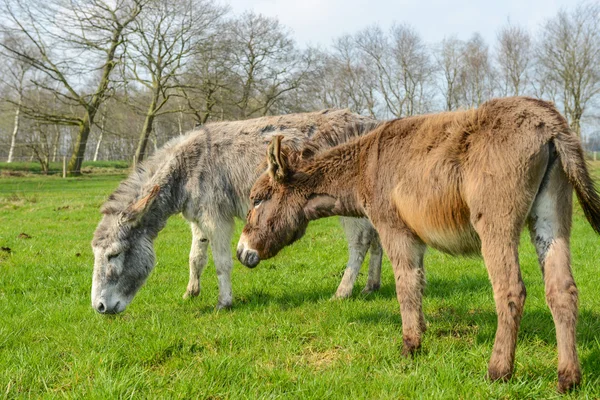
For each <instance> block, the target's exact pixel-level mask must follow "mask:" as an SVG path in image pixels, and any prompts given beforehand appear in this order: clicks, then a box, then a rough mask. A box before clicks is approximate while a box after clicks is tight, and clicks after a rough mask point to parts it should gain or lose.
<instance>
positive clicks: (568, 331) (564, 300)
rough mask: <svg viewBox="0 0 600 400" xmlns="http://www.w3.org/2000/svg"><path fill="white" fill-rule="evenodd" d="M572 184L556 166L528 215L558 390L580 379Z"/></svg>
mask: <svg viewBox="0 0 600 400" xmlns="http://www.w3.org/2000/svg"><path fill="white" fill-rule="evenodd" d="M571 214H572V188H571V185H570V184H569V183H568V182H567V179H566V177H565V176H564V172H563V171H562V169H561V168H560V167H559V166H558V167H556V168H554V169H553V171H552V172H551V173H550V175H549V179H548V183H547V184H546V185H545V187H543V188H542V190H541V191H540V193H539V194H538V196H537V198H536V200H535V203H534V205H533V209H532V211H531V215H530V219H529V230H530V233H531V240H532V242H533V244H534V246H535V249H536V251H537V254H538V259H539V263H540V267H541V269H542V274H543V276H544V284H545V287H546V303H547V304H548V306H549V308H550V311H551V312H552V317H553V319H554V325H555V327H556V342H557V345H558V390H559V391H560V392H565V391H567V390H569V389H571V388H572V387H573V386H575V385H577V384H579V382H580V381H581V369H580V366H579V358H578V357H577V348H576V343H575V327H576V325H577V297H578V294H577V287H576V286H575V281H574V279H573V274H572V273H571V254H570V249H569V238H570V235H571V217H572V216H571Z"/></svg>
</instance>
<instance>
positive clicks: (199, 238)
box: [183, 222, 208, 299]
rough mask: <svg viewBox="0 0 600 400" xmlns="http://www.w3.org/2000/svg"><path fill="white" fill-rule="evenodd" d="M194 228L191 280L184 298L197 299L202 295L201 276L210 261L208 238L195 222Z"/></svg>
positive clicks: (191, 251) (192, 224) (191, 252)
mask: <svg viewBox="0 0 600 400" xmlns="http://www.w3.org/2000/svg"><path fill="white" fill-rule="evenodd" d="M191 227H192V248H191V250H190V280H189V282H188V285H187V289H186V291H185V293H184V294H183V298H184V299H187V298H188V297H196V296H198V295H199V294H200V275H202V271H203V270H204V267H206V263H207V261H208V238H207V237H206V235H205V234H204V232H202V231H201V230H200V227H199V226H198V224H196V223H195V222H192V223H191Z"/></svg>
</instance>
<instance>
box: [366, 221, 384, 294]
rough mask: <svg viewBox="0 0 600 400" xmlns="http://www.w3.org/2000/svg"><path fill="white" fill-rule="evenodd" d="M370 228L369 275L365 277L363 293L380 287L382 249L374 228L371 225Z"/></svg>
mask: <svg viewBox="0 0 600 400" xmlns="http://www.w3.org/2000/svg"><path fill="white" fill-rule="evenodd" d="M371 229H372V232H371V233H372V236H371V247H370V251H371V257H370V258H369V276H368V278H367V285H366V286H365V288H364V289H363V291H362V293H365V294H367V293H371V292H374V291H376V290H379V288H380V287H381V261H382V259H383V249H382V248H381V242H380V241H379V234H377V231H376V230H375V228H373V227H371Z"/></svg>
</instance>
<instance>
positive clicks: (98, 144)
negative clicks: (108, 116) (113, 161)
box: [94, 131, 104, 161]
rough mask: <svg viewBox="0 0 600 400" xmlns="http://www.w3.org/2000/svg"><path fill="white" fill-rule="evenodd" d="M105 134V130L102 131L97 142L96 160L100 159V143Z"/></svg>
mask: <svg viewBox="0 0 600 400" xmlns="http://www.w3.org/2000/svg"><path fill="white" fill-rule="evenodd" d="M103 135H104V132H103V131H100V137H99V138H98V143H96V151H94V161H98V151H99V150H100V144H101V143H102V136H103Z"/></svg>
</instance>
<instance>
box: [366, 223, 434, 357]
mask: <svg viewBox="0 0 600 400" xmlns="http://www.w3.org/2000/svg"><path fill="white" fill-rule="evenodd" d="M377 231H378V232H379V234H380V237H381V243H382V245H383V248H384V249H385V252H386V254H387V255H388V257H389V258H390V261H391V263H392V267H393V269H394V278H395V279H396V296H397V297H398V302H399V303H400V314H401V316H402V342H403V345H404V347H403V349H402V354H403V355H405V356H409V355H412V354H414V353H415V352H416V351H417V350H418V349H419V348H420V347H421V337H422V335H423V333H424V332H425V330H426V324H425V317H424V315H423V289H424V287H425V271H424V269H423V256H424V255H425V250H426V248H427V247H426V246H425V244H423V242H421V241H420V240H419V239H418V238H416V237H414V236H413V235H412V234H411V233H410V232H408V231H403V230H398V229H394V228H388V227H385V228H383V227H379V226H377Z"/></svg>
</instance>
